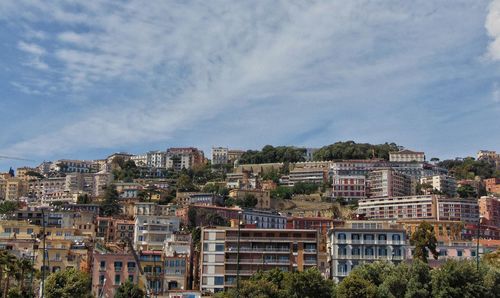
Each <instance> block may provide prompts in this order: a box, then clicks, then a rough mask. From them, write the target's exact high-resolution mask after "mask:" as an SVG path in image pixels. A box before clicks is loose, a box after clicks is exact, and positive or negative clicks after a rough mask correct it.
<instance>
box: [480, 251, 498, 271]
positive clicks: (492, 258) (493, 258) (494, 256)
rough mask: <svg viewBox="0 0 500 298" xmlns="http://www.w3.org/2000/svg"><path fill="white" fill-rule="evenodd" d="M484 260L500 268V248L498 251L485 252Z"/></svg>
mask: <svg viewBox="0 0 500 298" xmlns="http://www.w3.org/2000/svg"><path fill="white" fill-rule="evenodd" d="M483 261H484V262H485V263H486V264H488V265H490V266H492V267H496V268H498V269H500V248H499V249H497V250H496V251H493V252H490V253H487V254H485V255H484V256H483Z"/></svg>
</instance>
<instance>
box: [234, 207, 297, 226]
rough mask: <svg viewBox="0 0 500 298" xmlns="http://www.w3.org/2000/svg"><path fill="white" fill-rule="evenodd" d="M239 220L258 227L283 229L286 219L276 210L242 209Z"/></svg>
mask: <svg viewBox="0 0 500 298" xmlns="http://www.w3.org/2000/svg"><path fill="white" fill-rule="evenodd" d="M241 220H242V221H243V223H244V224H246V225H254V226H255V227H256V228H259V229H285V228H286V222H287V219H286V217H285V216H283V215H281V214H279V213H278V212H276V211H267V210H257V209H244V210H243V211H242V214H241Z"/></svg>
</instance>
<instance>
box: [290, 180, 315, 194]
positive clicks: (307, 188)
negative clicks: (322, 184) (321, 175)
mask: <svg viewBox="0 0 500 298" xmlns="http://www.w3.org/2000/svg"><path fill="white" fill-rule="evenodd" d="M318 188H319V185H318V184H316V183H310V182H297V183H295V184H294V185H293V188H292V192H293V193H294V194H302V195H309V194H312V193H315V192H317V191H318Z"/></svg>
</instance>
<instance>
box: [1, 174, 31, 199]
mask: <svg viewBox="0 0 500 298" xmlns="http://www.w3.org/2000/svg"><path fill="white" fill-rule="evenodd" d="M24 195H26V183H25V182H24V181H23V180H21V179H19V178H10V179H7V180H6V183H5V200H7V201H17V200H19V198H21V197H22V196H24Z"/></svg>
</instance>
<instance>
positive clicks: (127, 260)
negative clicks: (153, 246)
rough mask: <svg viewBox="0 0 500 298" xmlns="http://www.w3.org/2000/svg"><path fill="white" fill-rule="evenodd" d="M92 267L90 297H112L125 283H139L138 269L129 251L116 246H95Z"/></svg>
mask: <svg viewBox="0 0 500 298" xmlns="http://www.w3.org/2000/svg"><path fill="white" fill-rule="evenodd" d="M92 259H93V263H92V264H93V265H92V295H93V296H94V297H114V295H115V291H116V289H117V288H118V287H119V286H120V285H121V284H123V283H124V282H125V281H127V280H128V281H131V282H132V283H134V284H137V283H139V275H140V273H139V268H138V265H137V263H136V262H135V259H134V256H133V254H132V252H131V251H129V250H127V249H123V248H120V247H118V246H108V247H101V246H100V245H95V248H94V251H93V254H92Z"/></svg>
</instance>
